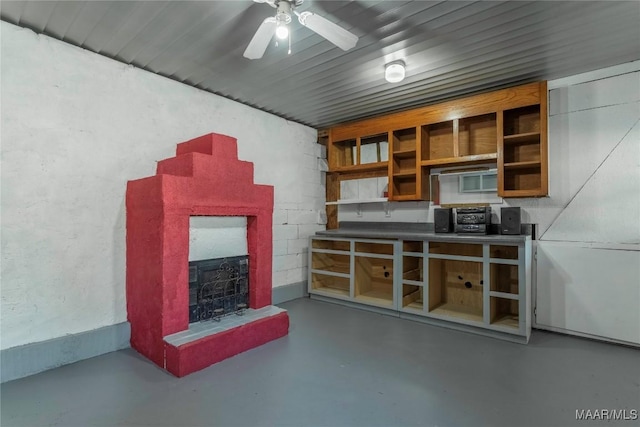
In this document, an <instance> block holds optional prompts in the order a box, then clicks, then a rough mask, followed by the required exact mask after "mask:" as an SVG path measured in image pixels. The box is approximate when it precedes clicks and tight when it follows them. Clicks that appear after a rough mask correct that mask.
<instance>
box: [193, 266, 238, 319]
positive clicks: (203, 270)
mask: <svg viewBox="0 0 640 427" xmlns="http://www.w3.org/2000/svg"><path fill="white" fill-rule="evenodd" d="M248 304H249V257H248V256H247V255H244V256H235V257H227V258H214V259H208V260H202V261H191V262H190V263H189V323H195V322H205V321H208V320H214V321H220V320H221V319H222V317H224V316H227V315H229V314H237V315H242V314H244V311H245V310H246V309H247V307H248V306H249V305H248Z"/></svg>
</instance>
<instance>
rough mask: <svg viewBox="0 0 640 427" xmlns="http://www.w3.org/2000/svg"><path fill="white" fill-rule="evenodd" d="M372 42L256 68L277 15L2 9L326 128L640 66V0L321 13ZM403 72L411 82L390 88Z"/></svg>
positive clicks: (243, 10) (269, 11)
mask: <svg viewBox="0 0 640 427" xmlns="http://www.w3.org/2000/svg"><path fill="white" fill-rule="evenodd" d="M298 10H299V11H303V10H312V11H314V12H315V13H318V14H320V15H322V16H325V17H326V18H327V19H329V20H331V21H333V22H335V23H337V24H339V25H340V26H342V27H344V28H346V29H348V30H349V31H351V32H353V33H355V34H356V35H358V36H359V37H360V39H359V41H358V44H357V45H356V47H355V48H354V49H351V50H350V51H348V52H343V51H342V50H340V49H338V48H337V47H335V46H334V45H332V44H331V43H330V42H328V41H326V40H324V39H323V38H322V37H320V36H318V35H317V34H315V33H313V32H312V31H310V30H309V29H308V28H305V27H303V26H301V25H299V24H298V23H297V21H295V20H294V22H293V23H292V25H291V37H292V46H291V47H292V51H293V52H292V54H291V55H287V52H286V50H287V49H286V47H287V46H285V45H286V43H280V45H279V46H276V44H275V40H274V41H273V42H272V43H271V44H270V45H269V47H268V48H267V50H266V52H265V55H264V57H263V58H261V59H257V60H253V61H251V60H248V59H246V58H244V57H243V56H242V53H243V51H244V49H245V48H246V46H247V44H248V43H249V40H251V38H252V36H253V34H254V32H255V31H256V29H257V28H258V26H259V25H260V23H261V22H262V21H263V20H264V19H265V18H266V17H268V16H274V14H275V11H274V9H273V8H271V7H270V6H269V5H268V4H264V3H262V4H261V3H255V2H253V1H251V0H236V1H117V0H115V1H68V0H65V1H55V0H54V1H2V3H1V4H0V19H2V20H5V21H7V22H10V23H13V24H16V25H20V26H23V27H26V28H30V29H32V30H34V31H35V32H37V33H43V34H47V35H49V36H51V37H54V38H57V39H60V40H63V41H65V42H68V43H71V44H74V45H77V46H80V47H83V48H85V49H88V50H91V51H94V52H97V53H100V54H102V55H105V56H107V57H110V58H113V59H115V60H118V61H121V62H123V63H126V64H131V65H134V66H137V67H140V68H143V69H146V70H148V71H151V72H154V73H158V74H160V75H163V76H166V77H169V78H171V79H174V80H177V81H180V82H183V83H185V84H188V85H191V86H195V87H198V88H200V89H203V90H207V91H210V92H212V93H216V94H219V95H222V96H225V97H228V98H230V99H234V100H237V101H239V102H243V103H245V104H248V105H251V106H254V107H256V108H260V109H263V110H265V111H268V112H271V113H274V114H277V115H279V116H281V117H284V118H287V119H290V120H295V121H297V122H300V123H304V124H307V125H310V126H313V127H316V128H324V127H327V126H330V125H333V124H337V123H341V122H345V121H351V120H356V119H360V118H365V117H371V116H373V115H379V114H383V113H387V112H391V111H399V110H402V109H407V108H411V107H415V106H419V105H425V104H429V103H434V102H438V101H442V100H444V99H450V98H455V97H460V96H465V95H468V94H472V93H477V92H480V91H486V90H493V89H498V88H502V87H506V86H510V85H515V84H521V83H526V82H530V81H536V80H548V79H555V78H560V77H565V76H567V75H572V74H578V73H582V72H586V71H590V70H594V69H598V68H604V67H607V66H611V65H616V64H621V63H624V62H629V61H634V60H638V59H640V27H639V26H638V25H637V23H638V21H639V20H640V2H637V1H584V2H575V1H553V2H550V1H389V0H387V1H373V0H359V1H321V0H313V1H312V0H306V1H305V2H304V3H303V4H302V5H301V6H300V7H299V8H298ZM398 59H402V60H404V61H405V63H406V65H407V78H406V79H405V80H404V81H403V82H402V83H398V84H390V83H387V82H386V81H385V80H384V78H383V76H384V65H385V64H386V63H389V62H391V61H394V60H398Z"/></svg>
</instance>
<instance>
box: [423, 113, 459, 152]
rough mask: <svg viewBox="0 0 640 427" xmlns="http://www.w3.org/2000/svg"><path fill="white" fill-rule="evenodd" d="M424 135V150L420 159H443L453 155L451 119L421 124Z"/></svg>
mask: <svg viewBox="0 0 640 427" xmlns="http://www.w3.org/2000/svg"><path fill="white" fill-rule="evenodd" d="M422 130H423V131H424V135H425V137H426V144H425V146H426V150H425V152H423V153H422V155H423V158H422V160H434V159H445V158H449V157H453V156H454V152H453V121H451V120H450V121H446V122H442V123H434V124H430V125H425V126H422Z"/></svg>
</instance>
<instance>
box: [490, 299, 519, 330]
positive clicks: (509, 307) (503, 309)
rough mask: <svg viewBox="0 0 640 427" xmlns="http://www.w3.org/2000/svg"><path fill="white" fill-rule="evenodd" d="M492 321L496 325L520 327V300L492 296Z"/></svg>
mask: <svg viewBox="0 0 640 427" xmlns="http://www.w3.org/2000/svg"><path fill="white" fill-rule="evenodd" d="M490 319H491V320H490V322H491V324H492V325H494V326H496V325H499V326H506V327H509V328H514V329H518V328H519V327H520V317H519V315H518V300H512V299H506V298H499V297H491V315H490Z"/></svg>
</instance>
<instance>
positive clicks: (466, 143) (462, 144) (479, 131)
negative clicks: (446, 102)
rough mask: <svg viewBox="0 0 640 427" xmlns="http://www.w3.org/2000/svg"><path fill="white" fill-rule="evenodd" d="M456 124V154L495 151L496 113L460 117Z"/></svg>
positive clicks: (496, 141) (496, 137) (463, 154)
mask: <svg viewBox="0 0 640 427" xmlns="http://www.w3.org/2000/svg"><path fill="white" fill-rule="evenodd" d="M458 126H459V128H458V155H459V156H460V157H465V156H476V155H479V154H489V153H495V152H496V151H497V147H498V133H497V127H496V113H491V114H485V115H482V116H474V117H469V118H464V119H460V122H459V125H458Z"/></svg>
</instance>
